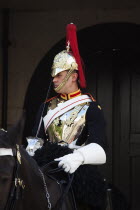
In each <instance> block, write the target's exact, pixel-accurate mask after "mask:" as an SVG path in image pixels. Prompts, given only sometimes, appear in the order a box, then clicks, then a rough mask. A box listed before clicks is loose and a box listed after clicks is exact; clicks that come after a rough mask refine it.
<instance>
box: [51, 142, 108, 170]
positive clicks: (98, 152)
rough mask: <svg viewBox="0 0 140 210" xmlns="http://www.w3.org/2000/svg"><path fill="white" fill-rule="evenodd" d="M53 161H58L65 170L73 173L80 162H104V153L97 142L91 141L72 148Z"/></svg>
mask: <svg viewBox="0 0 140 210" xmlns="http://www.w3.org/2000/svg"><path fill="white" fill-rule="evenodd" d="M55 161H60V162H59V164H58V166H59V167H62V168H64V171H65V172H69V173H74V172H75V171H76V169H77V168H78V167H79V166H80V165H82V164H91V165H99V164H104V163H105V162H106V154H105V151H104V150H103V148H102V147H101V146H100V145H99V144H96V143H91V144H88V145H86V146H83V147H81V148H79V149H77V150H74V152H73V153H72V154H68V155H65V156H63V157H60V158H57V159H55Z"/></svg>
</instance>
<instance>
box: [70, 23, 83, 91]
mask: <svg viewBox="0 0 140 210" xmlns="http://www.w3.org/2000/svg"><path fill="white" fill-rule="evenodd" d="M68 41H69V44H70V52H72V55H73V56H74V58H75V60H76V63H77V64H78V71H79V80H80V87H81V88H85V87H86V80H85V75H84V71H83V66H82V61H81V57H80V54H79V49H78V42H77V34H76V25H74V24H73V23H71V24H68V25H67V27H66V46H67V45H68Z"/></svg>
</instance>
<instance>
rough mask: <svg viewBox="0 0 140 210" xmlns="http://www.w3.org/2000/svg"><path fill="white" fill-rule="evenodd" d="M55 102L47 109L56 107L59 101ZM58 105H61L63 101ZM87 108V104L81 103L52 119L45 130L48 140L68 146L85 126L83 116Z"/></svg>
mask: <svg viewBox="0 0 140 210" xmlns="http://www.w3.org/2000/svg"><path fill="white" fill-rule="evenodd" d="M57 102H58V103H57ZM57 102H56V101H55V102H54V103H52V104H51V105H50V106H49V108H48V109H52V108H54V107H55V106H58V105H59V101H57ZM60 103H63V100H61V101H60ZM55 104H56V105H55ZM88 107H89V102H86V103H82V104H80V105H77V106H75V107H74V108H72V109H71V110H69V111H67V112H65V113H64V114H62V115H61V116H59V117H57V118H56V119H54V121H53V122H52V123H51V124H50V126H49V127H48V129H47V133H48V135H49V139H50V140H51V141H52V142H61V141H63V142H64V143H68V144H70V143H71V142H72V141H74V140H76V139H77V138H78V136H79V135H80V134H81V132H82V130H83V128H84V126H85V116H86V112H87V109H88Z"/></svg>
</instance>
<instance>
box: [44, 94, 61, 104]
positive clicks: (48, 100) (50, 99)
mask: <svg viewBox="0 0 140 210" xmlns="http://www.w3.org/2000/svg"><path fill="white" fill-rule="evenodd" d="M59 95H60V94H58V95H57V96H54V97H52V98H49V99H47V100H46V101H45V102H44V103H48V102H50V101H52V100H53V99H55V98H57V97H58V96H59Z"/></svg>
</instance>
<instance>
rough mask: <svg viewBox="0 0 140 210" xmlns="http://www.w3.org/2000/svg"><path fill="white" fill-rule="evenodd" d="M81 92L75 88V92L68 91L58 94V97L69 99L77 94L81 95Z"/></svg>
mask: <svg viewBox="0 0 140 210" xmlns="http://www.w3.org/2000/svg"><path fill="white" fill-rule="evenodd" d="M81 95H82V93H81V90H80V89H79V90H77V91H75V92H72V93H69V94H62V93H61V94H60V97H61V98H63V99H64V100H69V99H72V98H75V97H77V96H81Z"/></svg>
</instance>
